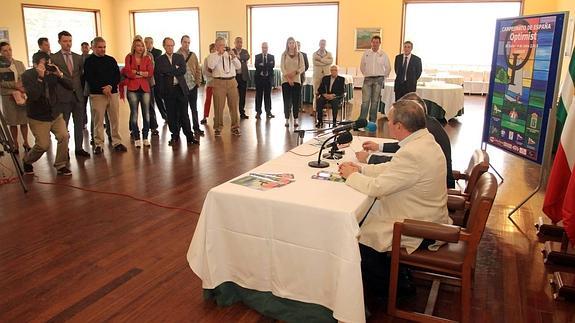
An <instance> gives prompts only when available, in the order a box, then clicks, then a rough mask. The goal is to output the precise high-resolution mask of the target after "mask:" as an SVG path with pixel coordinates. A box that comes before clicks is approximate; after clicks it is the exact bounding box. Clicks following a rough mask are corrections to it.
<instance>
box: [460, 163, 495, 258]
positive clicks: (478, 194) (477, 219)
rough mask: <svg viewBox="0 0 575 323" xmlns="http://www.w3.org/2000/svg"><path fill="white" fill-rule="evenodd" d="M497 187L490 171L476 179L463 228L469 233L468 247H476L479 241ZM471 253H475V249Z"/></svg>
mask: <svg viewBox="0 0 575 323" xmlns="http://www.w3.org/2000/svg"><path fill="white" fill-rule="evenodd" d="M497 187H498V185H497V179H496V178H495V176H493V174H491V173H483V175H481V177H479V180H478V181H477V186H476V187H475V190H474V191H473V194H471V210H470V211H469V218H468V219H467V228H466V229H465V232H467V233H469V234H470V235H471V237H470V239H469V247H470V248H477V245H478V244H479V241H481V237H482V236H483V231H485V224H486V223H487V218H488V217H489V213H490V212H491V207H492V206H493V201H494V200H495V195H496V194H497ZM471 254H473V255H475V250H473V252H472V253H471Z"/></svg>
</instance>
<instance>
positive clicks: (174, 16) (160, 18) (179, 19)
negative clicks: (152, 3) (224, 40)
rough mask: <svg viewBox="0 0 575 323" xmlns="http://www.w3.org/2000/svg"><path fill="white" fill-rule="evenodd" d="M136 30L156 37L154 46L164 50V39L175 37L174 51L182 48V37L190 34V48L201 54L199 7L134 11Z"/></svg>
mask: <svg viewBox="0 0 575 323" xmlns="http://www.w3.org/2000/svg"><path fill="white" fill-rule="evenodd" d="M132 14H133V18H134V30H135V32H136V34H137V35H141V36H142V37H152V38H154V47H156V48H158V49H161V50H162V51H163V50H164V49H163V47H162V41H163V40H164V38H166V37H171V38H173V39H174V41H175V43H176V46H175V47H174V51H177V50H178V49H179V48H180V39H181V38H182V36H184V35H188V36H190V50H191V51H192V52H194V53H196V55H198V57H202V56H200V18H199V13H198V9H196V8H190V9H175V10H166V11H145V12H132Z"/></svg>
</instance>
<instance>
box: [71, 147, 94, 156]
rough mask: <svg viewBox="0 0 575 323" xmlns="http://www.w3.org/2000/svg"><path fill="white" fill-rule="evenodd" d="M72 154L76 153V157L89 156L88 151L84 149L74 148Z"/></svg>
mask: <svg viewBox="0 0 575 323" xmlns="http://www.w3.org/2000/svg"><path fill="white" fill-rule="evenodd" d="M74 154H75V155H76V157H90V153H88V152H87V151H85V150H84V149H80V150H76V151H75V152H74Z"/></svg>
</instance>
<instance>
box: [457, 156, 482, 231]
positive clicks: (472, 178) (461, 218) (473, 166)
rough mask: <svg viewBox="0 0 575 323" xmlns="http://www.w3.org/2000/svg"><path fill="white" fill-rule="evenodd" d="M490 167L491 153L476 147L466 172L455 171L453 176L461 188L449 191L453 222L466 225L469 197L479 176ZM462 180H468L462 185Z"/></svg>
mask: <svg viewBox="0 0 575 323" xmlns="http://www.w3.org/2000/svg"><path fill="white" fill-rule="evenodd" d="M488 169H489V155H488V154H487V152H486V151H484V150H481V149H476V150H475V151H474V152H473V155H472V156H471V159H470V160H469V164H468V166H467V169H466V170H465V171H464V172H459V171H453V178H455V181H456V182H457V185H458V186H459V187H460V189H459V190H458V189H450V190H448V191H447V193H448V194H449V195H448V199H447V208H448V209H449V216H450V217H451V219H452V220H453V224H455V225H458V226H462V227H465V226H466V224H467V219H466V217H467V215H468V213H469V199H470V197H471V194H472V193H473V191H474V189H475V186H476V184H477V180H478V179H479V177H480V176H481V175H482V174H483V173H485V172H487V170H488ZM460 181H464V182H466V184H465V186H461V185H460Z"/></svg>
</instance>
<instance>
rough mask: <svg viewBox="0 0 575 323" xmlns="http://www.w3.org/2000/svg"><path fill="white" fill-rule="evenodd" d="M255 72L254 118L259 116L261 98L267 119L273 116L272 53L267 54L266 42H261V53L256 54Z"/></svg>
mask: <svg viewBox="0 0 575 323" xmlns="http://www.w3.org/2000/svg"><path fill="white" fill-rule="evenodd" d="M255 66H256V72H255V73H254V79H255V83H256V113H257V114H256V119H260V118H261V114H262V98H263V101H264V105H265V109H266V117H267V118H268V119H270V118H273V117H275V116H274V115H273V114H272V97H271V93H272V84H273V79H274V66H275V60H274V55H272V54H268V43H266V42H264V43H262V53H261V54H257V55H256V60H255Z"/></svg>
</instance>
